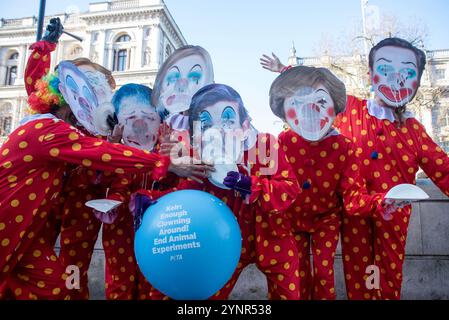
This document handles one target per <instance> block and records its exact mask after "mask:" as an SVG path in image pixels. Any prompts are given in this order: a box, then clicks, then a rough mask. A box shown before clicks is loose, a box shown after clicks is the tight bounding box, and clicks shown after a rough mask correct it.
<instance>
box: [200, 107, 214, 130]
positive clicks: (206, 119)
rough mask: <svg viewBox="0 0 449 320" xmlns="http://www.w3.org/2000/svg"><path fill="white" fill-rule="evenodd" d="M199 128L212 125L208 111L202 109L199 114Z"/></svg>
mask: <svg viewBox="0 0 449 320" xmlns="http://www.w3.org/2000/svg"><path fill="white" fill-rule="evenodd" d="M200 121H201V128H202V129H204V128H207V127H211V126H212V116H211V115H210V113H209V112H207V111H203V112H201V114H200Z"/></svg>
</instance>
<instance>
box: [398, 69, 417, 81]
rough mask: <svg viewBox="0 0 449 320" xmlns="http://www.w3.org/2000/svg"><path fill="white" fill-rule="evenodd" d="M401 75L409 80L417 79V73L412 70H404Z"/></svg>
mask: <svg viewBox="0 0 449 320" xmlns="http://www.w3.org/2000/svg"><path fill="white" fill-rule="evenodd" d="M400 73H401V75H402V76H404V77H406V78H407V79H414V78H416V71H415V70H413V69H410V68H404V69H401V71H400Z"/></svg>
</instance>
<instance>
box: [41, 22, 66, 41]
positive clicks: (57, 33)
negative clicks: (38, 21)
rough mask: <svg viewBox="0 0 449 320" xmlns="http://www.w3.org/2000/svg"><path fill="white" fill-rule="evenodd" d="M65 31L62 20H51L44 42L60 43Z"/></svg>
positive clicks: (43, 38)
mask: <svg viewBox="0 0 449 320" xmlns="http://www.w3.org/2000/svg"><path fill="white" fill-rule="evenodd" d="M63 30H64V27H63V26H62V23H61V19H59V18H51V19H50V23H49V24H48V25H47V29H46V31H45V35H44V36H43V37H42V40H45V41H48V42H53V43H58V41H59V38H60V37H61V35H62V31H63Z"/></svg>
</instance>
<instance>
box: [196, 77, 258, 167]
mask: <svg viewBox="0 0 449 320" xmlns="http://www.w3.org/2000/svg"><path fill="white" fill-rule="evenodd" d="M190 113H191V114H190V127H191V132H192V134H193V141H194V145H196V146H198V145H199V144H200V145H201V151H202V158H203V160H206V161H208V162H213V163H236V162H237V161H238V160H239V158H240V157H241V155H242V152H243V143H244V141H245V139H246V136H247V134H248V130H249V119H248V114H247V112H246V109H245V107H244V105H243V102H242V100H241V98H240V95H239V94H238V93H237V92H236V91H235V90H234V89H232V88H231V87H229V86H226V85H220V84H213V85H209V86H206V87H204V88H203V89H201V90H200V91H199V92H198V93H197V94H196V95H195V96H194V97H193V99H192V104H191V106H190Z"/></svg>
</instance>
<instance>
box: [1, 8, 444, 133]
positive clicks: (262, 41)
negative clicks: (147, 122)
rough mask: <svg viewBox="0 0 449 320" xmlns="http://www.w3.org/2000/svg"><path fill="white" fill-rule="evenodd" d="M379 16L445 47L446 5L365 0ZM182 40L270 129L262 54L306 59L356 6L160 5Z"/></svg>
mask: <svg viewBox="0 0 449 320" xmlns="http://www.w3.org/2000/svg"><path fill="white" fill-rule="evenodd" d="M89 2H95V1H92V0H47V14H52V13H59V12H64V11H65V9H66V8H67V7H69V6H74V5H75V6H77V7H78V8H79V9H80V10H81V11H86V10H87V8H88V3H89ZM369 2H370V4H372V5H377V6H379V7H380V8H381V12H383V13H387V14H393V15H396V16H398V17H400V19H401V21H402V22H403V23H404V24H413V23H414V19H415V18H418V19H419V20H422V21H423V22H424V23H425V24H426V25H427V27H428V30H429V35H430V36H429V43H428V48H429V49H443V48H444V49H448V48H449V36H448V32H449V19H448V13H449V1H447V0H428V1H422V0H395V1H391V0H371V1H369ZM165 3H166V4H167V7H168V8H169V10H170V11H171V13H172V15H173V17H174V18H175V20H176V22H177V24H178V26H179V27H180V29H181V31H182V32H183V34H184V36H185V38H186V39H187V41H188V42H189V43H191V44H199V45H201V46H203V47H205V48H206V49H207V50H208V51H209V52H210V53H211V56H212V59H213V62H214V66H215V74H216V77H215V79H216V81H217V82H221V83H226V84H229V85H231V86H233V87H234V88H235V89H236V90H237V91H239V92H240V94H241V95H242V97H243V100H244V102H245V104H246V105H247V107H248V109H249V110H250V113H251V115H252V117H253V118H254V120H255V125H256V127H258V128H259V129H261V130H270V129H272V125H271V123H272V122H273V120H275V118H274V116H272V114H271V111H270V110H269V106H268V90H269V87H270V84H271V82H272V81H273V79H274V77H275V75H274V74H271V73H269V72H266V71H263V70H262V69H261V68H260V67H259V62H258V60H259V57H260V55H261V54H262V53H269V52H271V51H274V52H276V53H277V54H278V55H279V56H280V57H281V59H282V60H283V61H284V62H285V61H286V59H287V57H288V55H289V50H290V47H291V42H292V41H294V42H295V44H296V48H297V51H298V55H300V56H309V55H312V54H313V53H314V49H315V48H316V46H317V45H318V42H319V40H320V38H321V36H322V35H323V34H329V35H330V36H335V37H338V36H339V35H340V34H341V33H342V32H343V31H344V30H347V29H349V28H350V27H352V26H353V25H354V24H355V23H357V22H358V21H360V19H361V14H360V1H359V0H343V1H335V0H308V1H306V0H274V1H268V0H264V1H260V0H259V1H258V0H245V1H242V0H226V1H225V0H213V1H212V0H165ZM38 7H39V1H38V0H14V1H7V0H0V15H1V16H2V17H3V18H14V17H24V16H31V15H37V11H38Z"/></svg>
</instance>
